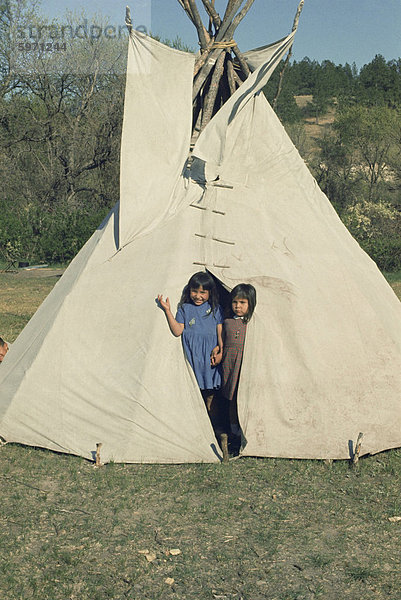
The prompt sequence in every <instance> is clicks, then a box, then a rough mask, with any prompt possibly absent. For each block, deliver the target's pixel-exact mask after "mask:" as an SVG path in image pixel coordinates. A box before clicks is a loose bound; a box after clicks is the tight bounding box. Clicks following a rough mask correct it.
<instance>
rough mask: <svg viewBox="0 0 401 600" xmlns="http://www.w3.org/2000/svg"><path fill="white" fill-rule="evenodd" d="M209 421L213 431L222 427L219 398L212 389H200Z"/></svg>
mask: <svg viewBox="0 0 401 600" xmlns="http://www.w3.org/2000/svg"><path fill="white" fill-rule="evenodd" d="M201 393H202V397H203V400H204V402H205V404H206V408H207V412H208V414H209V418H210V421H211V423H212V426H213V429H214V430H215V431H217V430H219V429H221V428H222V418H221V407H220V398H219V396H218V393H217V392H215V391H214V390H201Z"/></svg>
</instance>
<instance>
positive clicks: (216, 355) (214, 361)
mask: <svg viewBox="0 0 401 600" xmlns="http://www.w3.org/2000/svg"><path fill="white" fill-rule="evenodd" d="M222 357H223V353H222V352H221V350H220V347H219V346H216V347H215V348H213V350H212V352H211V354H210V364H211V365H212V367H215V366H216V365H219V364H220V363H221V359H222Z"/></svg>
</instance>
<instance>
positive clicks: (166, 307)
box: [157, 294, 171, 312]
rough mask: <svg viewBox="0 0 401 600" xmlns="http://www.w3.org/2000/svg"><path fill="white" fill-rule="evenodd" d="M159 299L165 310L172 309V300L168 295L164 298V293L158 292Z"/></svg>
mask: <svg viewBox="0 0 401 600" xmlns="http://www.w3.org/2000/svg"><path fill="white" fill-rule="evenodd" d="M157 301H158V302H159V304H160V306H161V307H162V309H163V310H164V312H166V311H171V307H170V300H169V299H168V297H167V298H166V299H165V300H163V294H158V295H157Z"/></svg>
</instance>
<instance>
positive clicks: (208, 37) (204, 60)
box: [178, 0, 254, 132]
mask: <svg viewBox="0 0 401 600" xmlns="http://www.w3.org/2000/svg"><path fill="white" fill-rule="evenodd" d="M178 2H179V4H180V5H181V6H182V8H183V9H184V10H185V12H186V14H187V15H188V17H189V18H190V20H191V22H192V23H193V24H194V26H195V27H196V31H197V34H198V39H199V46H200V54H199V55H198V57H197V60H196V63H195V71H194V85H193V95H192V99H193V103H194V125H193V128H194V130H195V125H196V124H195V121H196V123H197V125H196V128H197V130H198V132H199V131H201V130H202V129H204V127H205V126H206V125H207V123H208V122H209V121H210V119H211V118H212V116H213V114H214V113H215V112H216V110H218V108H219V107H220V106H221V104H222V103H223V102H224V101H225V100H227V98H228V97H229V96H230V95H231V94H232V93H233V92H234V91H235V90H236V88H237V86H238V85H240V84H241V82H242V80H244V79H246V77H247V76H248V75H249V73H250V71H249V67H248V65H247V63H246V61H245V59H244V57H243V55H242V54H241V51H240V49H239V48H238V46H237V44H236V42H235V41H234V40H233V35H234V32H235V30H236V28H237V27H238V25H239V23H240V22H241V21H242V19H243V18H244V17H245V15H246V14H247V12H248V11H249V9H250V8H251V6H252V4H253V2H254V0H227V5H226V9H225V12H224V16H223V18H221V16H220V15H219V13H218V12H217V10H216V8H215V5H214V0H201V2H202V5H203V8H204V9H205V12H206V15H207V17H208V19H209V24H208V28H206V27H205V26H204V25H203V23H202V20H201V17H200V13H199V10H198V6H197V0H178ZM232 53H233V55H234V56H235V57H236V59H237V63H238V64H239V67H240V73H241V77H239V76H238V74H237V73H236V72H235V71H234V68H233V62H232V58H233V55H232Z"/></svg>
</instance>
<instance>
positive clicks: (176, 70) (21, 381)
mask: <svg viewBox="0 0 401 600" xmlns="http://www.w3.org/2000/svg"><path fill="white" fill-rule="evenodd" d="M292 35H293V34H291V36H289V37H288V38H285V39H284V40H282V41H281V42H280V44H278V46H277V49H276V50H274V52H273V53H271V52H269V55H268V56H267V55H266V56H267V58H266V60H261V61H260V60H259V59H258V61H259V66H258V68H257V69H256V70H255V71H254V73H252V75H251V76H250V77H249V78H248V79H247V80H246V82H245V83H244V84H243V85H242V86H241V87H240V88H239V89H238V90H237V92H236V93H235V94H234V96H233V97H232V98H231V99H230V100H229V102H227V103H226V104H225V105H224V106H223V107H222V109H221V110H220V111H219V112H218V113H217V115H216V116H215V117H214V118H213V119H212V120H211V121H210V123H209V124H208V125H207V127H206V128H205V130H204V131H203V132H202V134H201V135H200V137H199V139H198V142H197V144H196V146H195V149H194V155H195V157H196V158H195V160H194V163H193V167H192V170H191V172H190V173H188V172H187V171H185V170H184V165H185V162H186V155H187V150H188V147H189V140H190V134H191V88H192V69H193V60H194V59H193V57H192V56H191V55H188V54H185V53H181V52H178V51H175V50H172V49H170V48H166V47H165V46H163V45H162V44H160V43H158V42H156V41H154V40H152V39H149V38H147V37H145V36H143V35H141V34H139V33H136V32H132V34H131V39H130V43H129V61H128V73H127V91H126V102H125V114H124V128H123V139H122V161H121V200H120V205H119V206H116V207H115V209H114V210H113V211H112V212H111V214H110V215H109V217H108V218H107V219H106V220H105V222H104V223H103V224H102V225H101V227H100V228H99V229H98V230H97V231H96V232H95V234H94V235H93V236H92V238H91V239H90V240H89V241H88V242H87V244H86V245H85V246H84V248H83V249H82V250H81V252H80V253H79V254H78V255H77V257H76V258H75V259H74V261H73V262H72V263H71V265H70V267H69V268H68V269H67V271H66V272H65V274H64V275H63V277H62V278H61V280H60V281H59V282H58V283H57V285H56V286H55V288H54V290H53V292H52V293H51V294H50V295H49V297H48V298H47V299H46V301H45V302H44V303H43V304H42V306H41V307H40V308H39V310H38V311H37V313H36V314H35V316H34V317H33V318H32V319H31V321H30V322H29V324H28V325H27V327H26V328H25V329H24V330H23V332H22V333H21V335H20V336H19V337H18V339H17V340H16V342H15V343H14V344H13V345H12V348H11V350H10V351H9V353H8V355H7V357H6V359H5V361H4V362H3V364H2V366H1V370H0V435H1V436H2V437H3V438H4V439H6V440H8V441H17V442H21V443H24V444H30V445H36V446H42V447H46V448H50V449H52V450H56V451H61V452H67V453H73V454H77V455H80V456H84V457H86V458H92V456H93V452H94V450H95V446H96V443H98V442H101V443H102V444H103V446H102V459H103V460H104V461H108V460H114V461H127V462H161V463H162V462H199V461H209V462H213V461H217V460H219V458H218V455H219V452H218V446H217V442H216V440H215V438H214V434H213V431H212V428H211V426H210V422H209V419H208V416H207V413H206V409H205V407H204V405H203V401H202V398H201V395H200V393H199V390H198V388H197V385H196V381H195V379H194V376H193V373H192V371H191V369H190V367H189V365H188V364H187V363H186V362H185V360H184V356H183V352H182V347H181V344H180V341H179V340H177V339H176V338H174V337H173V336H172V335H171V334H170V332H169V331H168V327H167V324H166V321H165V317H164V314H163V312H162V311H161V310H160V309H159V308H158V307H157V305H156V303H155V297H156V294H157V293H158V292H163V293H166V294H167V295H169V296H170V299H171V301H172V303H173V304H174V303H175V302H177V301H178V299H179V297H180V293H181V290H182V287H183V285H184V284H185V283H186V281H187V280H188V278H189V276H190V275H191V274H192V273H193V272H195V271H197V270H202V269H207V270H209V271H210V272H211V273H213V275H215V276H216V277H217V278H218V279H219V280H220V281H221V282H222V283H223V285H224V286H225V287H226V288H227V289H231V288H232V287H233V286H234V285H236V284H237V283H239V282H242V281H245V282H249V283H252V284H254V285H255V287H256V289H257V293H258V305H257V309H256V312H255V315H254V318H253V319H252V320H251V322H250V324H249V326H248V332H247V340H246V347H245V355H244V363H243V369H242V374H241V381H240V387H239V395H238V402H239V415H240V421H241V425H242V428H243V431H244V437H245V440H246V444H245V447H244V449H243V454H244V455H256V456H283V457H299V458H347V457H349V454H350V451H352V448H351V449H350V441H351V440H355V439H356V436H357V435H358V432H359V431H362V432H363V433H364V436H365V437H364V445H363V448H362V451H363V452H377V451H380V450H383V449H387V448H392V447H396V446H400V445H401V380H400V373H401V307H400V303H399V302H398V300H397V298H396V297H395V295H394V294H393V292H392V290H391V288H390V287H389V286H388V285H387V283H386V282H385V280H384V278H383V277H382V276H381V274H380V273H379V271H378V269H377V267H376V266H375V264H374V263H373V262H372V261H371V260H370V259H369V258H368V256H367V255H366V254H365V253H364V252H363V251H362V250H361V249H360V247H359V246H358V244H357V243H356V242H355V241H354V240H353V239H352V237H351V236H350V235H349V233H348V232H347V230H346V229H345V227H344V226H343V225H342V224H341V222H340V220H339V219H338V217H337V215H336V213H335V211H334V210H333V209H332V207H331V205H330V203H329V201H328V200H327V198H326V197H325V196H324V194H322V192H321V191H320V190H319V188H318V186H317V184H316V182H315V181H314V179H313V178H312V176H311V174H310V173H309V171H308V170H307V168H306V166H305V164H304V162H303V161H302V159H301V158H300V156H299V154H298V153H297V151H296V149H295V148H294V146H293V144H292V143H291V141H290V140H289V138H288V136H287V135H286V133H285V131H284V129H283V128H282V126H281V124H280V123H279V121H278V119H277V118H276V116H275V114H274V112H273V111H272V109H271V108H270V106H269V104H268V103H267V101H266V100H265V97H264V95H263V94H262V93H261V92H260V90H261V88H262V87H263V85H265V83H266V81H267V78H268V77H269V75H270V73H271V71H272V69H273V68H274V66H275V64H277V62H278V61H279V60H280V58H281V56H282V54H283V53H284V52H285V51H286V49H287V48H288V44H290V43H291V40H292Z"/></svg>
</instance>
